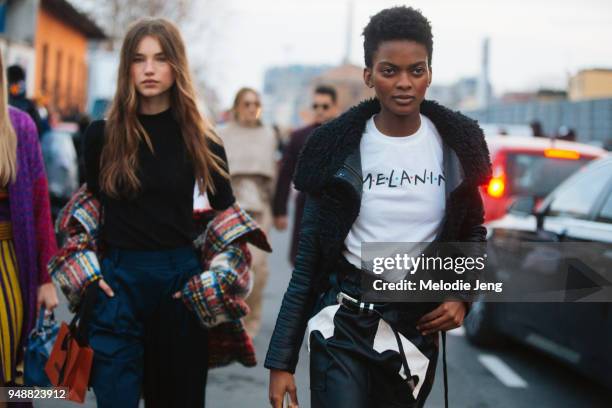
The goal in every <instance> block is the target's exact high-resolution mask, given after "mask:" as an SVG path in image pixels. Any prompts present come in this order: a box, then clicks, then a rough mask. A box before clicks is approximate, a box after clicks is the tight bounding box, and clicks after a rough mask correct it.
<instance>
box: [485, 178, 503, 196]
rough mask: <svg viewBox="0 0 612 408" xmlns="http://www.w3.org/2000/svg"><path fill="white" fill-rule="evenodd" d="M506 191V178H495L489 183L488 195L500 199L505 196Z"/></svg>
mask: <svg viewBox="0 0 612 408" xmlns="http://www.w3.org/2000/svg"><path fill="white" fill-rule="evenodd" d="M505 190H506V183H505V181H504V177H503V176H501V177H493V178H492V179H491V181H489V185H488V186H487V193H488V194H489V195H490V196H491V197H494V198H500V197H501V196H503V195H504V191H505Z"/></svg>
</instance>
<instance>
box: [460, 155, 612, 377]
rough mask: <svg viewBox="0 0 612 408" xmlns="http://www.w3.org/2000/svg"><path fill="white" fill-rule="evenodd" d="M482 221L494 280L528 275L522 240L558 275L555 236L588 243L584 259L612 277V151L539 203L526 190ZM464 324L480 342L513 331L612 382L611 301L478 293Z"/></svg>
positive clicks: (521, 338)
mask: <svg viewBox="0 0 612 408" xmlns="http://www.w3.org/2000/svg"><path fill="white" fill-rule="evenodd" d="M487 227H488V241H489V249H488V252H489V253H491V254H496V255H495V256H493V260H494V259H497V262H492V263H493V264H492V265H491V264H490V265H489V266H490V272H492V275H491V276H492V278H493V279H496V278H497V279H502V280H503V278H501V277H502V276H509V275H510V274H515V278H520V279H523V277H526V278H527V279H529V276H530V275H533V271H534V269H530V268H525V267H523V268H519V267H517V265H525V263H521V262H522V261H524V259H525V257H524V256H523V255H524V252H521V248H523V249H524V248H525V246H528V247H529V248H533V249H534V250H536V251H539V252H540V253H541V254H546V256H548V257H549V258H548V259H549V260H547V261H546V262H547V265H549V266H551V268H552V274H555V273H556V274H557V276H563V275H561V273H564V272H562V269H561V268H562V266H560V265H563V262H561V261H562V260H563V259H564V258H563V257H564V256H565V255H564V252H563V251H558V252H557V253H555V251H554V250H552V251H551V248H554V247H553V245H551V244H550V243H552V242H558V243H581V244H580V245H583V247H584V248H588V258H587V256H584V257H582V259H583V260H584V261H587V262H588V263H589V265H598V266H599V267H598V268H597V269H596V270H597V273H598V274H599V275H600V276H601V277H602V278H603V279H604V280H607V281H608V282H612V155H609V156H607V157H604V158H601V159H599V160H597V161H594V162H591V163H590V164H588V165H587V166H585V167H583V168H582V169H580V170H579V171H577V172H576V173H575V174H574V175H572V176H571V177H570V178H568V179H567V180H565V181H564V182H563V183H562V184H560V185H559V186H558V187H557V188H556V189H554V190H553V192H552V193H550V194H549V195H548V196H547V197H546V198H545V199H544V200H543V201H542V202H541V203H540V204H539V205H536V204H535V200H534V199H533V198H531V197H523V198H521V199H519V200H517V201H516V202H515V203H514V204H513V205H512V207H511V208H510V211H509V213H508V214H506V215H505V216H504V217H503V218H501V219H499V220H496V221H493V222H491V223H489V224H487ZM563 245H565V244H563ZM575 246H577V245H574V246H573V247H575ZM557 248H559V246H557ZM564 248H568V246H565V247H564ZM490 260H491V259H490ZM502 260H503V261H502ZM566 270H567V269H564V271H566ZM602 271H603V272H602ZM521 274H522V275H521ZM548 274H549V276H550V275H551V274H550V273H548ZM568 281H569V278H567V280H566V281H564V282H565V284H567V283H566V282H568ZM603 293H607V292H603ZM465 330H466V336H467V338H468V339H469V340H470V341H471V342H472V343H474V344H477V345H481V346H483V345H484V346H487V345H489V346H490V345H495V344H499V343H500V342H503V340H504V339H505V338H513V339H515V340H518V341H519V342H522V343H525V344H527V345H529V346H532V347H535V348H537V349H540V350H543V351H544V352H546V353H548V354H550V355H552V356H554V357H556V358H557V359H560V360H561V361H563V362H565V363H567V364H569V365H571V366H572V367H574V368H576V369H577V370H578V371H580V372H582V373H584V374H585V375H587V376H590V377H592V378H594V379H595V380H597V381H599V382H602V383H603V384H605V385H606V386H608V387H610V388H612V303H610V302H605V303H604V302H599V303H596V302H563V303H562V302H556V303H519V302H516V303H510V302H506V303H496V302H486V301H483V299H482V298H480V299H479V300H477V301H475V302H474V303H473V304H472V308H471V310H470V313H469V315H468V318H467V319H466V321H465Z"/></svg>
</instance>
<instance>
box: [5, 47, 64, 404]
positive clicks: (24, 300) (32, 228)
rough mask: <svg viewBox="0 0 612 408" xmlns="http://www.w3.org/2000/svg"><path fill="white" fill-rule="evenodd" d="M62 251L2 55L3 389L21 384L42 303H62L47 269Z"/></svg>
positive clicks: (32, 135) (34, 143) (27, 125)
mask: <svg viewBox="0 0 612 408" xmlns="http://www.w3.org/2000/svg"><path fill="white" fill-rule="evenodd" d="M56 250H57V246H56V243H55V235H54V234H53V228H52V225H51V212H50V206H49V193H48V188H47V178H46V176H45V170H44V165H43V160H42V155H41V151H40V144H39V143H38V133H37V131H36V126H35V125H34V122H33V121H32V119H31V118H30V117H29V116H28V114H27V113H25V112H22V111H20V110H18V109H15V108H12V107H8V102H7V89H6V80H5V78H4V66H3V63H2V57H1V56H0V387H4V386H6V385H7V384H14V383H15V380H16V377H17V365H18V363H19V362H20V360H21V359H22V357H23V345H24V339H25V335H26V334H27V333H29V332H30V330H32V327H33V326H34V322H35V319H36V314H37V313H38V311H39V310H40V307H41V306H44V307H45V309H47V310H52V309H54V308H55V307H56V306H57V304H58V299H57V293H56V291H55V287H54V286H53V284H52V283H51V279H50V278H49V274H48V272H47V261H49V259H50V258H51V256H52V255H53V254H54V253H55V251H56ZM0 406H3V403H0Z"/></svg>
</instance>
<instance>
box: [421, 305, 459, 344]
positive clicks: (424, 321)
mask: <svg viewBox="0 0 612 408" xmlns="http://www.w3.org/2000/svg"><path fill="white" fill-rule="evenodd" d="M465 313H466V308H465V303H463V302H461V301H446V302H444V303H442V304H441V305H440V306H438V307H437V308H435V309H434V310H432V311H431V312H429V313H427V314H426V315H424V316H422V317H421V318H420V319H419V321H418V322H417V330H418V331H420V332H421V334H422V335H423V336H426V335H428V334H432V333H436V332H439V331H441V330H444V331H448V330H451V329H455V328H457V327H459V326H461V325H462V324H463V318H464V317H465Z"/></svg>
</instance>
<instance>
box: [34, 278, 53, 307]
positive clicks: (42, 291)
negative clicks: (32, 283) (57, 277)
mask: <svg viewBox="0 0 612 408" xmlns="http://www.w3.org/2000/svg"><path fill="white" fill-rule="evenodd" d="M58 304H59V300H58V298H57V291H56V290H55V286H54V285H53V283H52V282H49V283H43V284H42V285H40V286H39V287H38V293H37V294H36V310H37V311H39V310H40V307H41V306H45V309H47V310H48V311H51V310H53V309H55V308H56V307H57V305H58Z"/></svg>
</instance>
